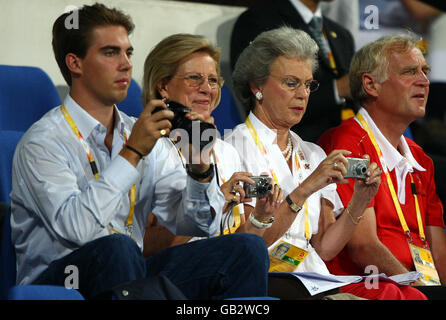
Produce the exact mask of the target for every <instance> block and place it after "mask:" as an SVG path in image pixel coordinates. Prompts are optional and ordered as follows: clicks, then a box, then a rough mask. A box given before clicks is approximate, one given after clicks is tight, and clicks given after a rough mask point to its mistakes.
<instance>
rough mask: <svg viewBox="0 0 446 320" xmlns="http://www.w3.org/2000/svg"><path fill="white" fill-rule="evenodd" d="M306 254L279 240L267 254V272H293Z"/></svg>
mask: <svg viewBox="0 0 446 320" xmlns="http://www.w3.org/2000/svg"><path fill="white" fill-rule="evenodd" d="M308 253H309V252H308V251H306V250H303V249H301V248H298V247H296V246H294V245H292V244H290V243H288V242H285V241H283V240H281V241H280V242H279V243H278V244H277V246H275V247H274V249H273V250H272V251H271V252H270V254H269V259H270V265H269V270H268V272H294V270H296V268H297V267H298V266H299V264H301V263H302V261H304V259H305V258H306V257H307V255H308Z"/></svg>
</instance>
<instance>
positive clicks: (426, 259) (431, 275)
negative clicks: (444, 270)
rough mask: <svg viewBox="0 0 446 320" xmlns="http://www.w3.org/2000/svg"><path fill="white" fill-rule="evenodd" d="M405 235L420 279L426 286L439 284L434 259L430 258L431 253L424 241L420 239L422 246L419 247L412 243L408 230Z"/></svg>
mask: <svg viewBox="0 0 446 320" xmlns="http://www.w3.org/2000/svg"><path fill="white" fill-rule="evenodd" d="M407 236H408V239H407V242H408V245H409V249H410V254H411V255H412V260H413V263H414V265H415V269H416V270H417V272H419V273H420V274H421V278H420V280H421V281H422V282H423V283H424V284H425V285H427V286H440V285H441V282H440V277H439V276H438V272H437V270H436V268H435V265H434V259H432V253H431V251H430V249H429V246H428V245H427V243H426V241H425V240H424V239H422V240H423V243H424V246H423V248H421V247H419V246H416V245H415V244H413V241H412V237H411V236H410V232H409V233H407Z"/></svg>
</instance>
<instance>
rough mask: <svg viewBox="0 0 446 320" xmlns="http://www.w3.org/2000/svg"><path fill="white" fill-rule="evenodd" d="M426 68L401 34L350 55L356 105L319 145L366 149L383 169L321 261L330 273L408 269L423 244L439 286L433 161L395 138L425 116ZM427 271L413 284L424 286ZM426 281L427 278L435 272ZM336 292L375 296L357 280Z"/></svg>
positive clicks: (443, 263) (445, 274)
mask: <svg viewBox="0 0 446 320" xmlns="http://www.w3.org/2000/svg"><path fill="white" fill-rule="evenodd" d="M429 70H430V68H429V66H428V65H427V63H426V61H425V59H424V57H423V54H422V53H421V51H420V50H419V49H418V47H417V41H416V40H414V39H412V38H410V37H409V36H407V35H391V36H387V37H384V38H382V39H380V40H377V41H375V42H373V43H370V44H368V45H367V46H365V47H363V48H361V49H360V50H359V51H358V52H357V53H356V54H355V56H354V58H353V60H352V64H351V70H350V87H351V91H352V95H353V98H354V99H355V100H356V102H357V103H358V105H361V106H362V107H361V109H360V110H359V112H358V114H357V116H356V117H355V118H352V119H350V120H347V121H345V122H344V123H342V124H341V125H340V126H338V127H336V128H333V129H330V130H329V131H327V132H326V133H325V134H324V135H323V136H322V137H321V138H320V140H319V144H320V145H321V146H322V147H323V148H324V150H325V151H326V152H327V153H329V152H330V151H332V150H333V149H346V150H349V151H351V152H352V155H351V156H352V157H358V158H362V155H363V154H368V155H370V161H373V162H376V163H378V165H379V166H380V168H381V169H382V170H383V174H382V177H381V179H382V183H381V186H380V188H379V190H378V192H377V194H376V196H375V198H374V200H373V201H372V202H371V203H370V204H369V207H368V208H367V209H366V210H365V211H364V214H363V218H362V220H361V222H360V223H359V225H358V226H357V228H356V230H355V234H354V235H353V237H352V239H351V240H350V242H349V243H348V245H347V246H346V247H345V248H344V250H343V251H342V252H341V253H340V254H339V255H338V257H336V258H335V259H334V260H332V261H330V262H328V263H327V265H328V267H329V269H330V271H331V272H332V273H334V274H363V273H364V270H365V268H366V267H367V266H370V265H372V266H376V268H377V270H378V271H379V273H385V274H386V275H388V276H391V275H396V274H402V273H407V272H409V271H412V270H416V266H415V263H414V259H415V261H419V260H418V258H417V257H418V255H417V254H415V253H414V258H413V257H412V254H411V250H410V246H409V244H411V245H413V248H414V250H415V251H416V252H418V253H419V252H423V254H424V253H425V252H427V251H423V250H421V249H426V248H430V252H431V256H432V257H433V262H434V264H435V267H436V271H437V273H438V276H437V278H436V279H437V280H438V281H439V282H440V281H441V283H442V284H445V283H446V234H445V232H444V227H445V225H444V221H443V205H442V203H441V201H440V199H439V197H438V195H437V193H436V191H435V182H434V167H433V163H432V160H431V159H430V158H429V157H428V156H427V155H426V154H425V153H424V152H423V150H422V148H421V147H420V146H418V145H417V144H416V143H415V142H413V141H412V140H410V139H408V138H405V137H403V132H404V131H405V129H406V128H407V127H408V126H409V124H410V123H411V122H412V121H414V120H416V119H419V118H422V117H423V116H424V114H425V107H426V102H427V97H428V93H429V80H428V77H427V74H428V72H429ZM353 184H354V181H353V180H352V181H350V183H349V184H345V185H340V184H339V185H338V186H337V187H338V189H337V190H338V193H339V196H340V197H341V199H342V201H343V203H344V204H345V205H346V204H347V203H348V202H349V200H350V197H351V195H352V193H353ZM417 207H418V209H417ZM398 212H399V213H398ZM417 217H420V219H417ZM419 220H420V222H418V221H419ZM424 260H426V257H425V259H424ZM427 260H428V259H427ZM421 263H423V262H421ZM424 264H425V265H426V264H428V263H427V262H424ZM419 270H420V269H418V271H419ZM429 270H430V272H431V271H432V268H430V269H429ZM433 273H434V274H435V269H434V271H433ZM429 275H430V274H429V272H428V275H424V278H423V280H421V279H420V280H417V281H416V282H415V283H414V284H415V285H420V286H422V285H424V284H425V283H426V282H429V279H430V278H429ZM423 281H424V282H423ZM430 281H431V282H435V277H434V279H433V280H430ZM419 289H421V290H422V291H424V289H423V287H419ZM438 289H440V288H438ZM343 291H346V292H350V293H353V294H355V293H356V294H358V293H360V292H361V293H365V294H370V295H374V294H376V292H375V293H374V292H373V290H368V291H367V289H366V288H365V287H364V284H362V283H361V284H353V285H350V286H346V287H344V289H343ZM426 292H427V291H426ZM362 296H364V295H362ZM409 298H410V297H409Z"/></svg>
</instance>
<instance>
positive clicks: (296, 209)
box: [285, 195, 302, 213]
mask: <svg viewBox="0 0 446 320" xmlns="http://www.w3.org/2000/svg"><path fill="white" fill-rule="evenodd" d="M285 200H286V202H288V204H289V206H290V208H291V210H293V211H294V212H295V213H298V212H299V211H300V210H301V209H302V207H299V206H298V205H297V204H295V203H294V202H293V200H291V198H290V195H287V196H286V198H285Z"/></svg>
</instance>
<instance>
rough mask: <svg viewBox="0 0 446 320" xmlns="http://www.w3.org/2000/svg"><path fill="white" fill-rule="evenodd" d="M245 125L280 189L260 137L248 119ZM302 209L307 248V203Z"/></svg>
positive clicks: (308, 232)
mask: <svg viewBox="0 0 446 320" xmlns="http://www.w3.org/2000/svg"><path fill="white" fill-rule="evenodd" d="M245 124H246V127H247V128H248V130H249V132H250V133H251V136H252V138H253V139H254V143H255V144H256V145H257V147H258V148H259V150H260V153H261V154H262V155H263V157H264V158H265V160H266V162H267V164H268V167H269V171H270V172H271V176H272V177H273V179H274V182H275V183H276V184H277V185H278V186H279V187H280V183H279V180H278V179H277V176H276V173H275V172H274V170H273V167H272V166H271V164H270V162H269V160H268V156H267V154H268V152H267V151H266V148H265V146H264V145H263V143H262V141H261V140H260V137H259V135H258V133H257V131H256V129H255V128H254V126H253V124H252V122H251V120H250V119H249V117H247V118H246V120H245ZM293 152H294V161H295V162H296V169H297V171H299V169H300V167H301V165H300V162H299V159H298V157H297V154H296V151H293ZM298 184H299V185H300V181H299V182H298ZM304 209H305V211H304V212H305V239H306V241H307V247H308V245H309V243H310V239H311V233H310V218H309V215H308V214H309V213H308V204H307V201H305V202H304ZM287 233H288V231H287Z"/></svg>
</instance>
